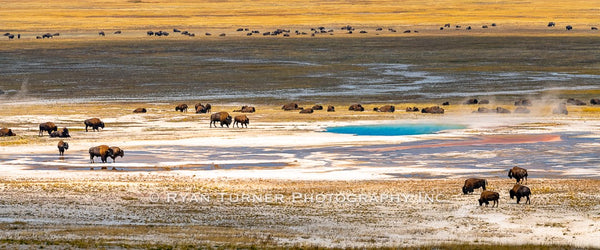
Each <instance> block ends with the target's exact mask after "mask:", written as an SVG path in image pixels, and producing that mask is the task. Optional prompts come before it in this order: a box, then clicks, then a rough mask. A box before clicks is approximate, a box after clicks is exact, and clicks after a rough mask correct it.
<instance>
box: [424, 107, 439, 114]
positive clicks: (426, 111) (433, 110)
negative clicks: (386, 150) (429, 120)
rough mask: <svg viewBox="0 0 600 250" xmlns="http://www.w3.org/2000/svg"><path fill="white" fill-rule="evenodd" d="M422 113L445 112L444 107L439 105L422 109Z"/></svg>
mask: <svg viewBox="0 0 600 250" xmlns="http://www.w3.org/2000/svg"><path fill="white" fill-rule="evenodd" d="M421 113H429V114H443V113H444V109H443V108H440V107H439V106H433V107H427V108H423V109H421Z"/></svg>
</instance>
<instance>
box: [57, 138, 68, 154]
mask: <svg viewBox="0 0 600 250" xmlns="http://www.w3.org/2000/svg"><path fill="white" fill-rule="evenodd" d="M57 147H58V154H59V155H61V156H63V155H65V150H67V149H69V143H67V142H65V141H63V140H60V141H59V142H58V145H57Z"/></svg>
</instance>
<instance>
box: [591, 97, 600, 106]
mask: <svg viewBox="0 0 600 250" xmlns="http://www.w3.org/2000/svg"><path fill="white" fill-rule="evenodd" d="M590 104H592V105H600V99H597V98H594V99H591V100H590Z"/></svg>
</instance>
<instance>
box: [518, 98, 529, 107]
mask: <svg viewBox="0 0 600 250" xmlns="http://www.w3.org/2000/svg"><path fill="white" fill-rule="evenodd" d="M515 106H531V101H530V100H529V99H521V100H517V101H515Z"/></svg>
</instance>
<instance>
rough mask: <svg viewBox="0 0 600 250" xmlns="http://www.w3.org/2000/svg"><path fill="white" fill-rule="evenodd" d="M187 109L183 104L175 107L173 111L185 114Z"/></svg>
mask: <svg viewBox="0 0 600 250" xmlns="http://www.w3.org/2000/svg"><path fill="white" fill-rule="evenodd" d="M187 109H188V105H187V104H185V103H182V104H179V105H177V107H175V111H181V112H187Z"/></svg>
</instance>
